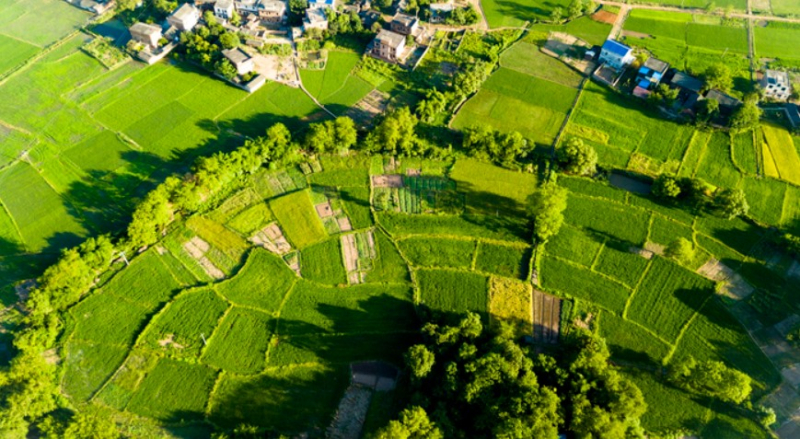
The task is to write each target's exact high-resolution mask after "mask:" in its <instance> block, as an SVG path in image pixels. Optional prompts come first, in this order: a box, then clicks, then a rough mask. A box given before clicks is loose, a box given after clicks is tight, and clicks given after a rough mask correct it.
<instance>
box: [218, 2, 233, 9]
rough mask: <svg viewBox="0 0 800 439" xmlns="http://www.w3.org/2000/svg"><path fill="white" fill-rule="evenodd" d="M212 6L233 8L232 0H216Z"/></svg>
mask: <svg viewBox="0 0 800 439" xmlns="http://www.w3.org/2000/svg"><path fill="white" fill-rule="evenodd" d="M214 7H215V8H219V9H231V8H233V0H217V2H216V3H214Z"/></svg>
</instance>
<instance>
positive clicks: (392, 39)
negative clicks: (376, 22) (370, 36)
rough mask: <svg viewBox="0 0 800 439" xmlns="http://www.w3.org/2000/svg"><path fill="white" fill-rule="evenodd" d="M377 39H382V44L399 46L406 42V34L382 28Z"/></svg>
mask: <svg viewBox="0 0 800 439" xmlns="http://www.w3.org/2000/svg"><path fill="white" fill-rule="evenodd" d="M375 39H376V40H378V41H380V42H381V44H385V45H387V46H389V47H394V48H398V47H400V46H402V45H403V44H405V42H406V37H405V36H403V35H400V34H398V33H394V32H392V31H389V30H386V29H381V31H380V32H378V36H377V37H375Z"/></svg>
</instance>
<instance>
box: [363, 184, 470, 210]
mask: <svg viewBox="0 0 800 439" xmlns="http://www.w3.org/2000/svg"><path fill="white" fill-rule="evenodd" d="M372 185H373V195H372V204H373V206H374V207H375V208H376V209H377V210H390V211H395V212H403V213H413V214H419V213H436V212H444V213H458V212H459V211H460V210H461V209H462V208H463V205H464V200H463V195H462V194H459V193H457V192H456V191H455V189H456V184H455V182H453V181H452V180H449V179H446V178H443V177H424V176H418V175H414V176H400V175H378V176H373V177H372Z"/></svg>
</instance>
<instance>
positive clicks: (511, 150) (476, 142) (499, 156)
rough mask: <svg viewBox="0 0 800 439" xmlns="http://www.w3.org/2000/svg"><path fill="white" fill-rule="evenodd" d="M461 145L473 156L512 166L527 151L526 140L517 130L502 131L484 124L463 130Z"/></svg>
mask: <svg viewBox="0 0 800 439" xmlns="http://www.w3.org/2000/svg"><path fill="white" fill-rule="evenodd" d="M463 146H464V149H466V150H468V151H469V152H470V154H471V155H473V156H475V157H478V158H480V159H483V160H492V161H495V162H498V163H501V164H503V165H506V166H512V165H513V163H514V161H515V160H516V159H517V158H519V157H520V156H522V155H524V154H525V153H526V152H527V150H528V141H527V140H525V138H524V137H522V134H520V133H519V132H517V131H512V132H509V133H502V132H500V131H494V130H492V129H491V128H489V127H486V126H473V127H470V128H467V129H465V130H464V142H463Z"/></svg>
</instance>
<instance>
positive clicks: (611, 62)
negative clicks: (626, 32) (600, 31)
mask: <svg viewBox="0 0 800 439" xmlns="http://www.w3.org/2000/svg"><path fill="white" fill-rule="evenodd" d="M634 59H635V58H634V57H633V49H631V48H630V47H628V46H626V45H624V44H622V43H619V42H617V41H614V40H606V42H605V43H603V48H602V49H601V50H600V62H601V63H603V64H605V65H607V66H609V67H611V68H613V69H616V70H620V69H622V68H623V67H625V66H627V65H628V64H630V63H632V62H633V60H634Z"/></svg>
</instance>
